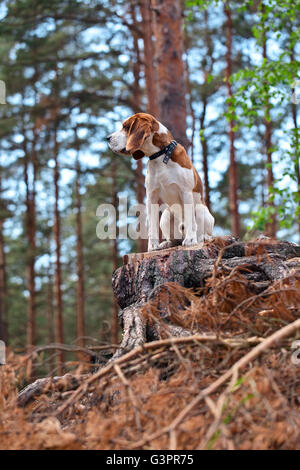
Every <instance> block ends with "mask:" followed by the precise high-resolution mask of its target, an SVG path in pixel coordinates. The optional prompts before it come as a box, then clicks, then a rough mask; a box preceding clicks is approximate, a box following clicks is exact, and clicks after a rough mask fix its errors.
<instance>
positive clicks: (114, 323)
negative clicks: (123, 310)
mask: <svg viewBox="0 0 300 470" xmlns="http://www.w3.org/2000/svg"><path fill="white" fill-rule="evenodd" d="M117 187H118V186H117V163H116V162H115V161H114V162H113V164H112V205H113V207H115V208H116V209H117V207H118V191H117ZM112 243H113V247H112V264H113V269H116V267H117V266H118V263H119V256H118V241H117V238H114V239H113V240H112ZM118 312H119V307H118V303H117V302H116V299H115V298H114V299H113V304H112V316H111V342H112V344H118V342H119V321H118Z"/></svg>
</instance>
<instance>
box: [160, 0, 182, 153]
mask: <svg viewBox="0 0 300 470" xmlns="http://www.w3.org/2000/svg"><path fill="white" fill-rule="evenodd" d="M152 6H153V10H154V14H155V15H154V16H155V21H154V35H155V59H154V60H155V63H156V64H157V85H158V86H157V88H158V90H157V96H158V105H159V119H160V121H161V122H162V123H163V124H164V125H165V126H166V127H167V128H168V129H169V130H170V131H171V132H172V134H173V135H174V138H175V139H176V140H178V142H180V143H181V144H182V145H184V147H185V148H187V147H188V145H189V141H188V139H187V136H186V115H187V111H186V76H185V66H184V61H183V57H182V56H183V33H182V26H183V21H182V20H183V12H182V3H181V1H180V0H153V1H152Z"/></svg>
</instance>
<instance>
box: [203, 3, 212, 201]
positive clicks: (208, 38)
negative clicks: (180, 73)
mask: <svg viewBox="0 0 300 470" xmlns="http://www.w3.org/2000/svg"><path fill="white" fill-rule="evenodd" d="M203 15H204V24H205V35H204V40H205V45H206V54H207V56H208V57H209V61H210V63H209V66H208V67H207V59H206V60H205V65H204V88H203V92H202V96H201V98H202V112H201V115H200V131H201V147H202V164H203V177H204V200H205V204H206V205H207V207H208V209H209V210H210V187H209V177H208V145H207V139H206V137H205V119H206V110H207V102H208V96H207V95H208V92H207V90H206V87H205V84H206V82H207V79H208V77H209V75H211V74H212V71H213V64H214V57H213V43H212V40H211V35H210V32H209V29H208V11H207V10H205V11H204V12H203ZM205 67H206V68H205Z"/></svg>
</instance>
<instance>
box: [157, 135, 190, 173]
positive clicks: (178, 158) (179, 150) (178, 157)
mask: <svg viewBox="0 0 300 470" xmlns="http://www.w3.org/2000/svg"><path fill="white" fill-rule="evenodd" d="M172 140H173V136H172V134H171V132H170V131H168V133H167V134H157V133H156V134H154V136H153V140H152V143H153V145H156V147H159V148H160V149H162V148H164V147H166V146H167V145H169V144H170V143H171V142H172ZM171 160H172V161H173V162H175V163H178V165H180V166H181V167H182V168H188V169H191V168H192V166H193V165H192V162H191V160H190V159H189V157H188V154H187V153H186V151H185V149H184V148H183V146H182V145H180V144H178V145H177V147H176V148H175V150H174V152H173V153H172V156H171Z"/></svg>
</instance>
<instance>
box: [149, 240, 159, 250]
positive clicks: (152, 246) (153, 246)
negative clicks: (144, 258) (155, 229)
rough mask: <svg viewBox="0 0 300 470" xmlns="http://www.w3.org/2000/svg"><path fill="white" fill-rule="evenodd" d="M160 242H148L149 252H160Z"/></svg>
mask: <svg viewBox="0 0 300 470" xmlns="http://www.w3.org/2000/svg"><path fill="white" fill-rule="evenodd" d="M159 249H160V248H159V240H149V241H148V251H155V250H159Z"/></svg>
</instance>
